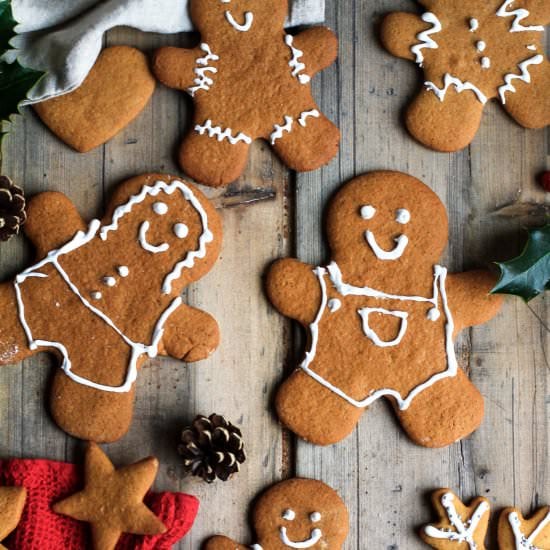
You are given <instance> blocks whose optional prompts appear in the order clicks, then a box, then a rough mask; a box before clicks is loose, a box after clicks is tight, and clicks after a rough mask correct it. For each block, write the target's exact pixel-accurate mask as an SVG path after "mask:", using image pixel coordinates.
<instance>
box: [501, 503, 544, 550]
mask: <svg viewBox="0 0 550 550" xmlns="http://www.w3.org/2000/svg"><path fill="white" fill-rule="evenodd" d="M549 545H550V508H549V507H548V506H546V507H544V508H539V509H538V510H537V511H536V512H535V513H534V514H533V515H532V516H531V517H530V518H525V517H523V515H522V514H521V512H520V511H519V510H518V509H517V508H511V507H509V508H505V509H504V510H502V512H501V513H500V516H499V518H498V547H499V550H516V549H517V548H548V547H549Z"/></svg>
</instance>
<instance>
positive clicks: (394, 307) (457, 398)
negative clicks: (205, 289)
mask: <svg viewBox="0 0 550 550" xmlns="http://www.w3.org/2000/svg"><path fill="white" fill-rule="evenodd" d="M327 233H328V239H329V242H330V246H331V249H332V258H333V261H332V262H331V263H330V264H329V265H328V266H326V267H313V266H310V265H307V264H304V263H301V262H299V261H297V260H290V259H286V260H281V261H279V262H277V263H275V264H274V266H273V267H272V268H271V269H270V271H269V273H268V276H267V281H266V287H267V293H268V296H269V298H270V300H271V302H272V303H273V304H274V306H275V307H276V308H277V309H278V310H279V311H280V312H281V313H282V314H283V315H286V316H287V317H290V318H292V319H295V320H297V321H299V322H300V323H301V324H302V325H303V326H304V327H305V328H306V330H307V331H308V334H309V343H308V350H307V352H306V355H305V358H304V360H303V362H302V364H301V365H300V368H299V369H298V370H296V371H295V372H294V373H293V374H292V375H291V376H290V378H289V379H288V380H287V381H286V382H285V383H284V384H283V385H282V387H281V388H280V389H279V392H278V394H277V396H276V408H277V412H278V415H279V418H280V419H281V421H282V422H283V424H285V425H286V426H287V427H288V428H289V429H291V430H292V431H293V432H294V433H296V434H297V435H298V436H300V437H302V438H303V439H306V440H308V441H311V442H312V443H316V444H319V445H328V444H332V443H335V442H337V441H340V440H341V439H343V438H344V437H346V436H347V435H348V434H350V433H351V432H352V431H353V429H354V427H355V425H356V424H357V422H358V421H359V418H360V416H361V414H362V413H363V411H364V410H365V408H366V407H368V406H369V405H371V404H372V403H373V402H374V401H376V400H377V399H379V398H381V397H385V398H387V399H389V400H390V401H391V403H392V404H393V405H394V408H395V410H396V413H397V416H398V418H399V421H400V422H401V424H402V426H403V427H404V429H405V430H406V431H407V433H408V434H409V436H410V437H411V438H412V439H413V440H414V441H415V442H416V443H417V444H419V445H423V446H427V447H441V446H445V445H449V444H451V443H453V442H454V441H456V440H458V439H461V438H463V437H465V436H466V435H468V434H469V433H471V432H472V431H473V430H474V429H476V428H477V427H478V426H479V424H480V423H481V420H482V417H483V399H482V397H481V395H480V393H479V392H478V391H477V389H476V388H475V387H474V385H473V384H472V383H471V382H470V380H469V379H468V377H467V376H466V375H465V374H464V372H463V371H462V370H461V369H460V368H459V367H458V363H457V359H456V356H455V351H454V344H453V340H454V338H455V337H456V335H457V334H458V333H459V332H460V331H461V330H463V329H465V328H467V327H470V326H473V325H476V324H479V323H484V322H486V321H488V320H489V319H491V318H492V317H493V316H494V315H496V313H497V312H498V310H499V308H500V305H501V301H502V299H501V297H497V296H490V295H489V294H488V293H489V290H490V289H491V288H492V286H493V285H494V282H495V280H496V279H495V278H494V277H493V276H492V275H490V274H489V273H487V272H484V271H472V272H468V273H457V274H452V275H451V274H448V272H447V269H445V268H444V267H442V266H440V265H438V260H439V257H440V256H441V254H442V252H443V250H444V248H445V246H446V244H447V236H448V220H447V214H446V211H445V207H444V206H443V204H442V203H441V201H440V200H439V199H438V197H437V196H436V195H435V193H433V192H432V191H431V190H430V189H429V188H428V187H427V186H426V185H424V184H423V183H422V182H420V181H419V180H417V179H415V178H413V177H411V176H408V175H406V174H401V173H398V172H373V173H371V174H367V175H365V176H362V177H359V178H357V179H355V180H353V181H352V182H351V183H349V184H348V185H346V186H344V187H343V189H342V190H341V191H340V192H339V193H338V194H337V195H336V197H335V198H334V199H333V201H332V203H331V205H330V208H329V213H328V221H327Z"/></svg>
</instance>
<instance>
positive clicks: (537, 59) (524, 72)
mask: <svg viewBox="0 0 550 550" xmlns="http://www.w3.org/2000/svg"><path fill="white" fill-rule="evenodd" d="M543 61H544V57H543V56H542V55H535V56H534V57H530V58H529V59H526V60H525V61H522V62H521V63H520V64H519V65H518V68H519V70H520V72H521V74H513V73H510V74H507V75H506V76H505V77H504V84H503V85H502V86H499V88H498V93H499V95H500V100H501V101H502V104H503V105H506V93H507V92H512V93H515V92H516V88H515V86H514V85H513V84H512V82H513V81H514V80H521V81H522V82H526V83H527V84H529V83H530V82H531V75H530V74H529V69H528V68H529V67H530V66H531V65H540V64H541V63H543Z"/></svg>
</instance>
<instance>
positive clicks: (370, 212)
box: [360, 204, 376, 220]
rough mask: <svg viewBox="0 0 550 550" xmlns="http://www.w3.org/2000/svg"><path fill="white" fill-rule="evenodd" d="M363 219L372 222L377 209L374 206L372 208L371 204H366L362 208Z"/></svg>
mask: <svg viewBox="0 0 550 550" xmlns="http://www.w3.org/2000/svg"><path fill="white" fill-rule="evenodd" d="M360 212H361V217H362V218H363V219H364V220H370V219H372V218H374V215H375V214H376V208H374V206H371V205H370V204H366V205H365V206H362V207H361V211H360Z"/></svg>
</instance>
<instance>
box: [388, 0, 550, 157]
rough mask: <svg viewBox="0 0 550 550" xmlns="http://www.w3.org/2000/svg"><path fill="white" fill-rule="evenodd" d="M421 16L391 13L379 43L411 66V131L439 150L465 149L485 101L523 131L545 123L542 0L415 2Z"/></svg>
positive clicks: (547, 5)
mask: <svg viewBox="0 0 550 550" xmlns="http://www.w3.org/2000/svg"><path fill="white" fill-rule="evenodd" d="M419 3H420V4H421V5H422V7H423V8H424V10H425V12H424V13H423V14H422V15H421V16H417V15H414V14H412V13H392V14H390V15H388V16H387V17H386V18H385V20H384V22H383V25H382V42H383V44H384V46H385V47H386V48H387V50H388V51H389V52H390V53H392V54H393V55H395V56H398V57H401V58H404V59H408V60H410V61H415V62H416V63H417V64H418V65H419V66H420V67H422V69H423V71H424V77H425V78H424V80H425V84H424V88H423V90H422V92H421V93H420V95H419V96H418V97H417V98H416V99H415V100H414V101H413V103H412V105H411V106H410V107H409V109H408V112H407V114H406V117H405V118H406V124H407V127H408V129H409V131H410V132H411V134H412V135H413V136H414V137H415V138H416V139H417V140H418V141H419V142H421V143H422V144H424V145H426V146H427V147H429V148H431V149H435V150H437V151H458V150H460V149H463V148H464V147H466V146H467V145H469V144H470V143H471V142H472V141H473V139H474V137H475V135H476V132H477V130H478V128H479V125H480V123H481V118H482V113H483V110H484V108H485V105H486V104H487V102H488V101H490V100H492V99H495V100H497V101H499V102H500V103H501V104H502V106H503V107H504V109H505V110H506V112H507V113H508V114H509V115H510V116H511V117H512V118H513V119H515V120H516V121H517V122H518V123H519V124H521V125H522V126H524V127H526V128H544V127H545V126H548V125H549V124H550V63H549V61H548V59H547V58H546V49H545V35H544V30H545V25H548V23H549V22H550V2H548V1H547V0H446V1H445V2H443V1H438V0H419Z"/></svg>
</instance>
